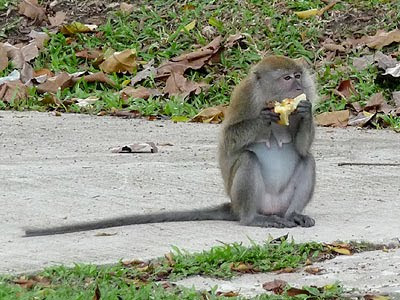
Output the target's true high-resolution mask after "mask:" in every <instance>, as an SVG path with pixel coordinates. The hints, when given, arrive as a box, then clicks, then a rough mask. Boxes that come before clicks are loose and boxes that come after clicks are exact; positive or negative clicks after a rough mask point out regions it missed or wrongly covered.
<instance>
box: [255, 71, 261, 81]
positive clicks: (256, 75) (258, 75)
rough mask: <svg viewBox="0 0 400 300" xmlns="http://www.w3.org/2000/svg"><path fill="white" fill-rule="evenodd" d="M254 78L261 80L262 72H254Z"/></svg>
mask: <svg viewBox="0 0 400 300" xmlns="http://www.w3.org/2000/svg"><path fill="white" fill-rule="evenodd" d="M254 76H255V77H256V79H257V80H260V79H261V73H260V71H254Z"/></svg>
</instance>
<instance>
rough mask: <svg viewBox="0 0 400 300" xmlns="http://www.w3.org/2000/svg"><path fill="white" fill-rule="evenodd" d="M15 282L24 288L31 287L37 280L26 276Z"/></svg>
mask: <svg viewBox="0 0 400 300" xmlns="http://www.w3.org/2000/svg"><path fill="white" fill-rule="evenodd" d="M13 282H14V283H15V284H18V285H19V286H20V287H22V288H24V289H30V288H32V287H33V286H34V285H35V284H36V281H35V280H32V279H25V278H20V279H15V280H13Z"/></svg>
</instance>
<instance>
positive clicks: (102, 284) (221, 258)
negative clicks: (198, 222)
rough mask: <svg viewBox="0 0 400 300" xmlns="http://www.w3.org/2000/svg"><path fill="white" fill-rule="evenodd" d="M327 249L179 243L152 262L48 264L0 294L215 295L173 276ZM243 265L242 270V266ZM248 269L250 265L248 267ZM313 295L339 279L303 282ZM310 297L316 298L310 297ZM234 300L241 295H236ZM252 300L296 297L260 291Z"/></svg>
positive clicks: (294, 259) (329, 291)
mask: <svg viewBox="0 0 400 300" xmlns="http://www.w3.org/2000/svg"><path fill="white" fill-rule="evenodd" d="M323 251H326V248H324V246H323V245H321V244H318V243H304V244H296V243H294V242H287V241H282V242H281V243H280V244H273V243H269V242H266V243H265V244H262V245H258V244H254V243H253V244H252V245H250V246H249V247H246V246H243V245H241V244H238V243H234V244H228V245H222V246H218V247H214V248H212V249H210V250H209V251H203V252H201V253H194V254H190V253H187V252H184V251H181V250H179V249H177V248H174V249H173V253H172V254H170V256H169V258H168V259H167V258H160V259H157V260H154V261H151V262H140V261H132V262H124V263H122V262H121V263H119V264H117V265H113V266H95V265H81V264H77V265H75V266H74V267H71V268H68V267H65V266H58V267H51V268H47V269H45V270H44V271H42V272H40V273H38V274H35V275H26V276H19V277H12V276H2V277H0V299H4V300H5V299H10V300H11V299H15V297H16V296H18V299H43V300H44V299H46V300H49V299H92V297H93V295H94V293H95V289H96V287H98V288H99V291H100V294H101V299H216V298H219V299H220V298H223V297H221V296H218V294H217V287H216V288H214V289H213V290H211V291H204V292H200V291H196V290H194V289H186V288H182V287H174V286H173V285H172V284H171V283H169V282H170V281H171V280H176V279H179V278H184V277H187V276H190V275H207V276H216V277H221V278H231V277H232V276H237V275H239V274H240V272H238V271H235V268H237V267H238V265H239V264H246V265H247V266H251V271H252V272H268V271H273V270H279V269H282V268H286V267H292V268H296V267H299V266H304V264H305V263H306V261H307V260H311V261H312V260H316V259H317V258H318V256H319V254H320V253H322V252H323ZM242 270H243V269H242ZM249 270H250V269H249ZM18 279H19V280H21V279H22V280H33V282H34V283H35V284H33V285H32V286H30V287H23V286H20V285H19V284H16V280H18ZM304 289H305V290H307V291H309V292H310V294H311V296H309V297H306V296H305V295H302V298H301V299H339V298H335V297H339V296H340V295H341V294H343V290H342V289H341V288H340V286H338V285H337V284H333V285H330V286H326V287H325V288H323V289H322V290H318V289H315V288H312V287H304ZM312 296H314V297H312ZM234 299H242V298H240V297H238V298H234ZM256 299H300V298H295V297H289V296H285V295H281V296H267V295H263V296H260V297H257V298H256Z"/></svg>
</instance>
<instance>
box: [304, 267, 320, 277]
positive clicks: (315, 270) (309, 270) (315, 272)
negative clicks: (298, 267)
mask: <svg viewBox="0 0 400 300" xmlns="http://www.w3.org/2000/svg"><path fill="white" fill-rule="evenodd" d="M322 271H324V269H322V268H319V267H307V268H305V269H304V272H306V273H308V274H312V275H318V274H321V272H322Z"/></svg>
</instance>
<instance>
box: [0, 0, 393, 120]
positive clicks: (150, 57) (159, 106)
mask: <svg viewBox="0 0 400 300" xmlns="http://www.w3.org/2000/svg"><path fill="white" fill-rule="evenodd" d="M7 3H9V1H5V0H0V9H1V7H5V5H7ZM325 5H326V4H325V3H324V2H322V1H319V0H304V1H294V0H290V1H283V2H282V1H261V0H249V1H234V0H224V1H208V0H200V1H195V2H190V3H188V4H187V5H182V4H181V3H180V2H178V1H176V0H168V1H161V0H156V1H151V2H148V3H147V2H146V4H145V5H137V6H136V7H135V10H134V12H132V13H131V14H129V15H126V14H123V13H121V12H118V11H115V12H112V13H110V15H109V17H108V19H107V20H106V22H105V23H104V24H103V25H101V26H100V27H99V28H98V32H99V33H100V34H94V33H85V34H77V35H76V36H74V37H72V38H71V37H66V36H64V35H62V34H61V33H57V34H52V35H51V38H50V40H49V41H48V43H47V45H46V47H45V48H44V49H43V50H42V52H41V54H40V56H39V57H38V58H37V59H36V60H35V61H34V67H35V69H41V68H48V69H50V70H51V71H53V72H60V71H66V72H69V73H73V72H77V71H86V70H89V71H92V72H96V71H98V70H99V69H98V66H96V65H94V64H93V62H92V61H88V60H85V59H83V58H77V57H76V55H75V54H76V52H77V51H81V50H83V49H102V50H103V51H107V50H109V49H114V50H116V51H121V50H125V49H128V48H132V49H135V50H136V51H137V55H138V61H140V62H141V63H145V62H148V61H154V66H155V67H157V66H158V65H159V64H160V63H162V62H163V61H166V60H168V59H171V58H172V57H174V56H177V55H180V54H182V53H187V52H190V51H193V50H195V49H196V47H198V45H201V46H204V45H206V44H207V43H209V42H210V40H211V38H212V37H207V35H206V34H205V33H204V32H203V29H204V27H206V26H212V27H213V28H214V30H215V31H216V33H217V34H220V35H222V36H223V37H224V38H225V39H226V38H227V37H228V36H229V35H231V34H236V33H242V34H243V35H244V36H245V39H244V40H243V41H242V42H241V44H240V45H236V46H234V47H232V48H228V49H225V50H224V51H223V52H222V55H221V62H219V63H216V64H214V65H212V66H207V67H205V68H203V69H201V70H196V71H194V70H190V71H188V73H187V74H186V76H187V77H188V78H189V79H191V80H194V81H204V82H207V83H209V84H210V87H209V89H208V90H207V91H205V92H201V93H200V94H199V95H191V96H190V97H189V98H187V99H180V98H176V97H175V98H173V99H169V98H168V97H165V96H158V97H153V98H151V99H150V100H143V99H128V100H127V101H122V100H121V99H120V96H119V94H118V91H119V90H121V88H123V87H124V86H125V84H127V83H128V82H129V80H130V78H131V77H132V76H133V75H134V74H133V75H128V74H111V75H110V77H111V78H112V80H113V81H114V82H115V84H116V86H115V88H111V87H109V86H105V85H103V84H98V83H83V82H82V83H80V85H79V87H76V86H75V87H71V88H67V89H65V90H63V91H62V93H60V94H59V95H58V96H59V98H60V100H62V101H63V100H67V99H71V98H75V97H76V98H82V97H86V96H88V95H96V96H97V97H99V98H100V101H99V103H97V104H96V105H94V106H93V107H91V108H83V109H82V108H79V107H77V106H74V105H72V106H69V107H51V106H50V107H49V106H48V105H44V104H43V103H42V101H41V100H42V98H43V95H41V94H39V93H37V92H36V91H35V90H34V89H33V90H32V91H31V94H30V95H31V96H30V97H31V99H29V101H23V102H22V103H12V104H11V105H8V104H7V105H6V104H4V103H2V104H1V103H0V109H17V110H24V109H39V110H49V109H50V110H52V109H57V110H61V111H63V110H66V111H71V112H86V113H98V112H99V111H102V110H104V111H110V110H112V109H115V108H117V109H127V110H131V109H133V110H138V111H139V112H140V113H142V114H143V115H163V116H167V117H173V116H186V117H189V118H190V117H192V116H194V115H195V114H196V113H197V112H198V111H199V110H201V109H203V108H205V107H209V106H215V105H219V104H223V103H228V102H229V97H230V94H231V92H232V89H233V87H234V86H235V85H236V84H237V83H238V82H239V81H240V80H241V79H242V78H243V77H244V76H246V74H247V72H248V70H249V67H250V66H251V65H252V64H254V63H255V62H257V61H258V60H259V59H260V58H261V57H262V56H263V55H264V54H266V53H274V54H282V55H287V56H290V57H293V58H297V57H304V58H305V59H306V60H308V61H309V62H310V63H312V64H313V65H318V66H319V67H318V69H317V70H316V78H317V81H318V87H319V93H320V94H321V95H322V97H321V98H322V99H323V101H322V102H321V103H319V104H318V105H317V107H316V112H318V113H319V112H326V111H334V110H340V109H343V108H344V107H345V106H346V104H347V101H345V100H343V99H341V98H340V97H338V96H337V95H335V94H334V93H333V91H334V89H335V88H336V87H337V85H338V84H339V83H340V81H342V80H345V79H349V78H350V79H352V81H353V83H354V86H355V88H356V90H357V92H358V95H357V96H355V97H352V98H351V99H349V100H348V102H353V101H358V102H360V103H361V104H365V103H366V102H367V100H368V98H369V97H370V96H371V95H372V94H373V93H375V92H380V91H383V92H384V95H385V97H386V99H387V100H389V102H390V93H391V92H392V91H394V90H400V83H399V81H397V82H395V83H393V84H392V85H391V86H387V85H385V84H384V83H382V82H380V81H379V80H378V70H377V69H376V67H372V68H370V69H368V70H365V71H362V72H359V71H356V70H355V69H354V68H352V64H351V61H352V58H354V57H359V56H363V55H365V54H369V53H370V51H369V50H368V49H366V48H363V49H353V50H352V51H349V52H348V53H346V54H343V55H337V56H336V57H335V58H334V59H333V61H328V60H325V58H326V54H327V53H326V52H325V50H323V49H322V48H321V45H322V42H323V41H324V40H325V39H326V38H333V39H336V40H337V42H338V43H340V42H342V41H344V40H345V39H346V38H355V37H361V36H363V35H368V34H374V33H375V32H376V30H378V29H384V30H393V29H395V28H396V24H398V22H399V21H400V3H399V2H398V1H389V0H363V1H356V0H351V1H344V2H340V3H338V4H337V5H336V6H335V8H334V10H335V12H336V15H335V17H332V15H331V14H330V13H325V14H324V16H323V17H322V18H310V19H305V20H303V19H299V18H298V17H296V16H295V15H294V13H293V12H294V11H301V10H307V9H311V8H317V9H319V8H322V7H324V6H325ZM349 13H350V14H351V13H358V14H359V15H360V16H368V15H371V14H373V17H372V18H371V19H370V20H369V21H367V22H366V23H365V24H364V23H360V24H359V23H357V22H356V20H357V18H356V19H354V20H353V21H352V20H350V21H349V20H347V19H346V16H348V14H349ZM193 20H196V26H195V28H193V29H192V30H190V31H189V32H188V31H187V30H183V29H184V26H185V25H187V24H189V23H190V22H192V21H193ZM266 20H269V25H268V26H267V25H266ZM336 21H337V22H339V23H340V22H341V23H340V24H342V23H343V22H344V23H343V24H345V25H346V26H344V25H343V24H342V26H337V25H336V26H335V22H336ZM345 22H347V23H345ZM0 39H1V37H0ZM396 47H397V45H394V46H389V47H385V48H384V49H383V52H384V53H391V52H394V51H395V50H396V49H397V48H396ZM140 69H141V67H140V66H139V70H140ZM9 71H10V70H9V69H7V71H3V72H1V74H0V76H4V75H6V74H7V72H9ZM141 85H142V86H145V87H149V88H157V87H158V88H160V87H161V88H162V87H163V85H164V83H162V82H160V81H157V80H154V79H153V78H148V79H146V80H144V81H143V82H141V83H139V84H137V86H141ZM386 119H387V118H386ZM389 119H390V120H385V123H384V124H389V126H392V127H393V126H396V124H398V123H399V122H400V118H399V117H390V118H389ZM382 124H383V123H380V125H379V124H378V125H379V126H382ZM393 124H394V125H393Z"/></svg>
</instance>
